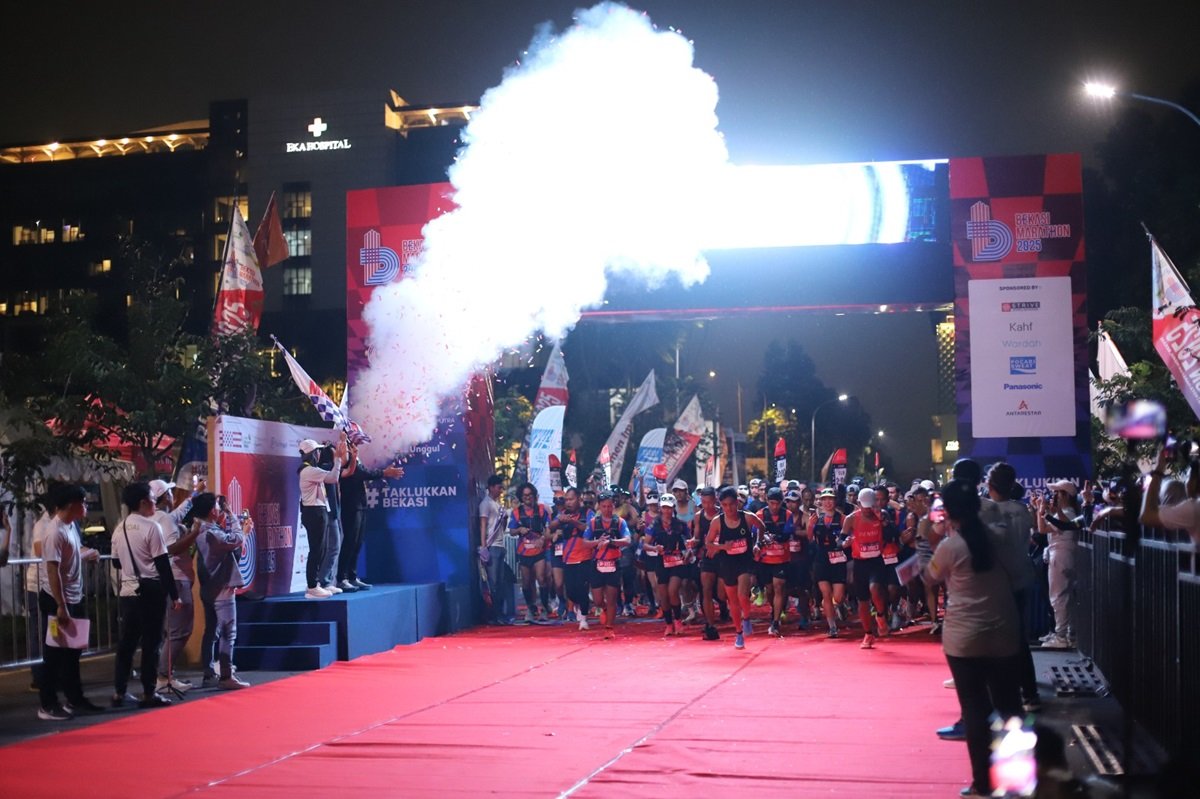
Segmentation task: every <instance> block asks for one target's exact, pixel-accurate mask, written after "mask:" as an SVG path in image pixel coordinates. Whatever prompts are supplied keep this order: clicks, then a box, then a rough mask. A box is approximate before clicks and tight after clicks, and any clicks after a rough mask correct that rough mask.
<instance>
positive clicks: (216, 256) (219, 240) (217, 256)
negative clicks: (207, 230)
mask: <svg viewBox="0 0 1200 799" xmlns="http://www.w3.org/2000/svg"><path fill="white" fill-rule="evenodd" d="M227 238H229V237H228V236H227V235H225V234H224V233H218V234H217V235H215V236H213V240H212V245H213V246H212V259H213V260H214V261H221V260H223V259H224V258H225V240H226V239H227Z"/></svg>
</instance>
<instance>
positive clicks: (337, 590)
mask: <svg viewBox="0 0 1200 799" xmlns="http://www.w3.org/2000/svg"><path fill="white" fill-rule="evenodd" d="M321 587H322V588H324V589H325V590H326V591H328V592H329V593H331V594H340V593H342V589H340V588H338V587H337V586H336V585H323V586H321Z"/></svg>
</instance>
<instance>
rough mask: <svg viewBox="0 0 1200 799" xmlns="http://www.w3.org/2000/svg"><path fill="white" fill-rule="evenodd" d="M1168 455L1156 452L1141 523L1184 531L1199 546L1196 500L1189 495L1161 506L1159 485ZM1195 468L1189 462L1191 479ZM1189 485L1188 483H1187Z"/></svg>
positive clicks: (1199, 515)
mask: <svg viewBox="0 0 1200 799" xmlns="http://www.w3.org/2000/svg"><path fill="white" fill-rule="evenodd" d="M1169 454H1170V453H1169V452H1168V451H1167V450H1166V449H1164V450H1163V451H1162V452H1160V453H1159V455H1158V463H1157V464H1155V467H1154V470H1153V471H1151V472H1150V482H1149V483H1148V484H1147V485H1146V493H1145V496H1144V497H1143V498H1142V514H1141V516H1140V520H1141V523H1142V524H1145V525H1149V526H1150V527H1166V528H1168V529H1174V530H1187V532H1188V535H1190V536H1191V537H1192V541H1193V543H1195V544H1196V545H1197V546H1200V498H1197V497H1196V496H1194V495H1193V496H1188V497H1186V498H1183V499H1181V500H1180V501H1178V502H1173V503H1168V504H1164V498H1163V496H1162V495H1161V494H1160V492H1161V491H1162V490H1163V487H1162V482H1163V477H1164V474H1165V472H1164V470H1165V469H1166V466H1167V463H1168V461H1169ZM1197 465H1198V464H1197V462H1196V461H1195V460H1193V461H1192V464H1191V472H1192V475H1193V476H1194V475H1195V474H1196V473H1197V472H1198V471H1200V469H1197ZM1191 482H1192V481H1190V480H1189V484H1190V483H1191Z"/></svg>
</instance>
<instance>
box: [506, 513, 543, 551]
mask: <svg viewBox="0 0 1200 799" xmlns="http://www.w3.org/2000/svg"><path fill="white" fill-rule="evenodd" d="M549 523H550V514H548V513H547V512H546V506H545V505H543V504H542V503H540V502H539V503H538V506H537V510H536V511H531V510H530V509H529V508H527V507H525V506H524V505H518V506H517V508H516V510H514V511H513V514H512V520H511V521H510V522H509V523H508V529H510V530H516V529H517V528H518V527H525V528H528V530H529V532H528V533H526V534H525V535H523V536H521V540H520V541H518V542H517V554H518V555H524V556H525V557H534V556H535V555H540V554H542V552H544V551H545V550H546V538H545V535H544V531H545V529H546V525H547V524H549Z"/></svg>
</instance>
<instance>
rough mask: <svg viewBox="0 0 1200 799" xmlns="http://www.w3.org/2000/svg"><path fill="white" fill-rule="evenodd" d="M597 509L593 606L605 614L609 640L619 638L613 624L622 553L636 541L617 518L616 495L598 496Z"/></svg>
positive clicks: (593, 538)
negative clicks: (614, 500) (614, 497)
mask: <svg viewBox="0 0 1200 799" xmlns="http://www.w3.org/2000/svg"><path fill="white" fill-rule="evenodd" d="M596 507H597V512H596V515H595V516H593V517H592V523H591V534H592V540H593V541H595V542H596V543H595V548H596V554H595V561H594V564H595V574H594V575H593V578H592V602H594V603H595V604H596V607H598V608H599V609H600V611H601V614H602V619H603V623H604V637H605V638H606V639H608V638H614V637H615V636H616V632H615V631H614V630H613V624H614V623H615V622H616V620H617V599H618V597H619V595H620V591H621V574H620V571H619V564H620V560H621V549H622V548H623V547H627V546H629V545H630V544H631V543H632V538H631V536H630V533H629V526H628V525H627V524H626V523H625V520H624V519H622V518H621V517H620V516H617V515H616V514H615V506H614V503H613V496H612V494H609V493H607V492H605V493H603V494H601V495H600V496H598V497H597V498H596Z"/></svg>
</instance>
